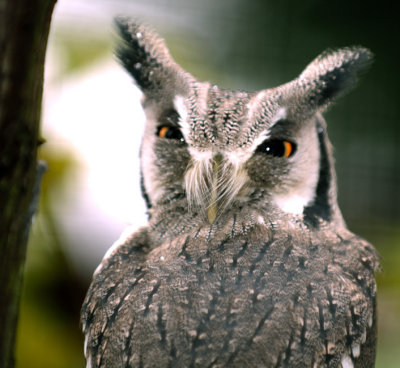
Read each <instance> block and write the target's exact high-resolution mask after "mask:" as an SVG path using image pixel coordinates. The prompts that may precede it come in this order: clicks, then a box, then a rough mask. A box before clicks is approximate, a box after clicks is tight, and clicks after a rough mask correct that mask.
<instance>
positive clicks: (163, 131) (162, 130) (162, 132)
mask: <svg viewBox="0 0 400 368" xmlns="http://www.w3.org/2000/svg"><path fill="white" fill-rule="evenodd" d="M168 130H169V127H167V126H162V127H160V128H159V130H158V136H159V137H160V138H165V137H166V135H167V133H168Z"/></svg>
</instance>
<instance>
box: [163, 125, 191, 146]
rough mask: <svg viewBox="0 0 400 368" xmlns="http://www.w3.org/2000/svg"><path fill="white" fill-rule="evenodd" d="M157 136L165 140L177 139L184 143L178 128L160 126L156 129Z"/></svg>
mask: <svg viewBox="0 0 400 368" xmlns="http://www.w3.org/2000/svg"><path fill="white" fill-rule="evenodd" d="M157 136H158V137H159V138H166V139H177V140H179V141H181V142H185V139H184V138H183V135H182V133H181V131H180V130H179V129H178V128H175V127H171V126H168V125H161V126H159V127H158V128H157Z"/></svg>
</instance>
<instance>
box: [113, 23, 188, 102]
mask: <svg viewBox="0 0 400 368" xmlns="http://www.w3.org/2000/svg"><path fill="white" fill-rule="evenodd" d="M115 26H116V29H117V32H118V35H119V37H120V42H119V43H118V46H117V48H116V52H115V53H116V55H117V57H118V59H119V61H120V63H121V64H122V66H123V67H124V68H125V69H126V71H127V72H128V73H129V74H131V75H132V77H133V78H134V80H135V81H136V83H137V85H138V87H139V88H140V89H141V90H142V92H143V93H144V94H145V95H146V97H148V98H149V99H156V98H158V97H159V96H161V95H163V96H165V95H168V91H172V90H173V89H174V88H178V87H182V85H183V82H184V81H183V79H184V76H186V75H187V73H185V72H184V71H183V70H182V69H181V68H180V67H179V66H178V65H177V64H176V63H175V61H174V60H173V59H172V57H171V55H170V53H169V51H168V48H167V46H166V44H165V42H164V40H163V39H162V38H161V37H160V36H158V35H157V33H156V32H154V31H153V30H151V29H150V27H148V26H147V25H144V24H142V23H140V22H138V21H137V20H135V19H131V18H128V17H117V18H116V19H115ZM167 90H168V91H167Z"/></svg>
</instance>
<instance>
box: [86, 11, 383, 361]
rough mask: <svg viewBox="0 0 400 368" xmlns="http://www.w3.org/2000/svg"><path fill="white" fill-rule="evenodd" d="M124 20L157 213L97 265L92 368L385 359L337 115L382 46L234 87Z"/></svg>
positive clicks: (372, 259)
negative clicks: (188, 66)
mask: <svg viewBox="0 0 400 368" xmlns="http://www.w3.org/2000/svg"><path fill="white" fill-rule="evenodd" d="M117 27H118V29H119V32H120V35H121V43H120V46H119V48H118V50H117V55H118V57H119V59H120V60H121V63H122V64H123V66H124V67H125V68H126V69H127V71H128V72H129V73H130V74H131V75H132V76H133V78H134V79H135V81H136V83H137V85H138V86H139V88H141V90H142V91H143V95H144V96H143V107H144V109H145V112H146V116H147V122H146V129H145V134H144V137H143V144H142V149H141V160H142V177H143V191H144V193H143V194H144V197H145V198H146V200H147V204H148V212H149V223H148V225H147V226H145V227H143V228H141V229H138V230H136V231H128V232H127V233H126V234H124V236H123V237H121V239H120V240H119V241H118V242H117V243H116V244H115V245H114V246H113V247H112V248H111V249H110V251H109V252H108V253H107V254H106V256H105V257H104V259H103V261H102V263H101V265H100V266H99V267H98V269H97V270H96V272H95V274H94V277H93V282H92V284H91V286H90V288H89V291H88V293H87V296H86V299H85V302H84V305H83V308H82V325H83V331H84V333H85V354H86V358H87V367H97V368H100V367H109V368H110V367H343V368H349V367H373V366H374V360H375V344H376V341H375V340H376V321H375V316H376V305H375V300H376V286H375V280H374V272H375V271H376V270H377V269H378V267H379V265H378V257H377V254H376V251H375V250H374V248H373V246H372V245H371V244H369V243H368V242H366V241H365V240H363V239H361V238H359V237H357V236H356V235H354V234H352V233H351V232H350V231H349V230H347V228H346V226H345V223H344V221H343V218H342V215H341V213H340V210H339V208H338V205H337V198H336V176H335V171H334V167H333V159H332V152H331V151H332V150H331V146H330V143H329V140H328V137H327V133H326V124H325V121H324V120H323V118H322V116H321V112H323V110H324V109H325V108H326V107H327V106H328V105H330V104H331V103H332V102H333V101H334V99H335V98H336V97H337V96H338V95H341V94H342V93H343V92H344V91H345V90H346V89H348V87H349V86H351V84H352V82H353V81H354V79H355V78H356V76H357V73H358V72H359V71H360V70H363V69H364V68H365V67H366V66H367V64H368V62H369V60H370V57H371V54H370V52H369V51H368V50H366V49H363V48H361V47H354V48H345V49H340V50H337V51H330V52H328V53H325V54H323V55H321V56H320V57H318V58H317V59H315V60H314V61H313V62H312V63H311V64H310V65H309V66H308V67H307V68H306V69H305V71H304V72H303V73H301V74H300V76H299V78H297V79H295V80H294V81H292V82H289V83H287V84H285V85H282V86H279V87H276V88H274V89H269V90H264V91H259V92H240V91H239V92H238V91H227V90H222V89H220V88H219V87H218V86H215V85H211V84H210V83H205V82H199V81H197V80H196V79H195V78H194V77H192V76H191V75H190V74H188V73H187V72H185V71H183V70H182V69H181V68H180V67H179V66H178V65H177V64H176V63H175V62H174V61H173V60H172V58H171V56H170V55H169V52H168V50H167V48H166V46H165V44H164V42H163V41H162V40H161V39H160V38H159V37H158V36H157V35H156V34H155V33H154V32H153V31H150V30H149V29H148V27H146V26H143V25H141V24H140V23H137V22H135V21H131V20H129V19H128V18H120V19H118V21H117Z"/></svg>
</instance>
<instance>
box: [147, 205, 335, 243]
mask: <svg viewBox="0 0 400 368" xmlns="http://www.w3.org/2000/svg"><path fill="white" fill-rule="evenodd" d="M149 215H150V220H149V227H150V230H151V231H150V233H151V234H152V235H151V236H152V238H153V239H152V240H153V242H154V244H157V245H161V244H163V243H165V242H168V241H170V240H172V239H175V238H177V237H179V236H186V235H191V236H193V237H202V238H204V239H205V241H209V240H210V239H212V238H213V237H215V236H216V234H218V236H223V237H235V236H241V235H244V234H248V233H249V232H252V231H257V229H259V228H260V227H262V228H263V229H264V231H265V229H267V230H269V231H271V232H272V233H275V232H280V231H282V232H286V233H287V231H288V230H291V231H296V230H298V231H299V232H307V231H305V228H306V225H305V224H304V219H303V214H298V215H295V214H287V213H282V212H280V209H279V208H277V207H269V206H259V204H258V205H253V206H252V205H249V204H247V205H246V206H236V207H235V206H233V207H232V208H230V209H229V211H226V212H225V213H222V214H220V215H219V216H218V217H217V218H216V219H215V221H214V222H212V223H210V222H209V221H208V219H207V215H206V214H204V213H201V212H194V211H189V209H188V206H187V202H186V201H185V200H180V201H177V202H176V203H169V204H167V203H165V202H164V204H163V205H158V206H156V209H152V210H150V211H149ZM277 219H278V220H277ZM329 226H330V224H329V223H326V222H325V223H324V224H323V226H322V227H323V228H324V229H325V230H326V229H327V228H328V227H329ZM317 230H318V229H314V232H315V231H317Z"/></svg>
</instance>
